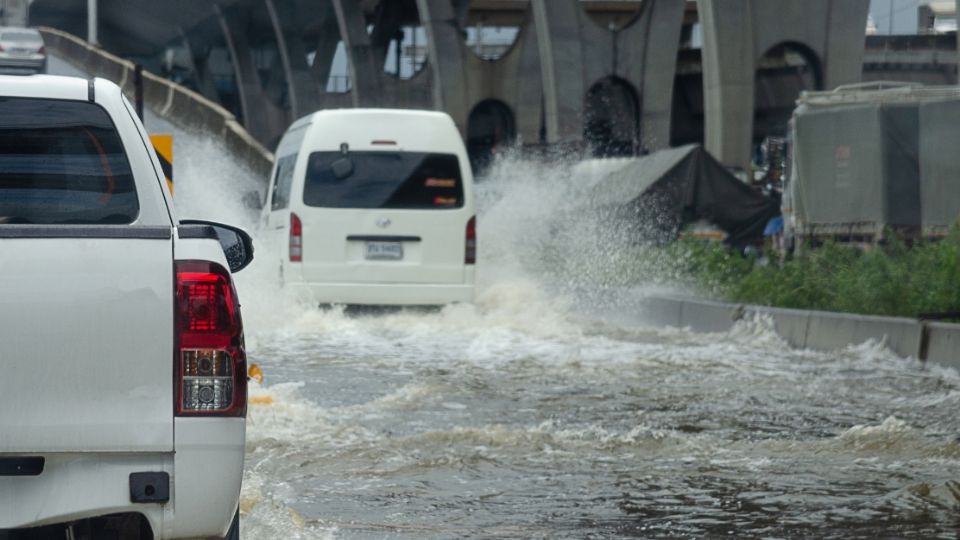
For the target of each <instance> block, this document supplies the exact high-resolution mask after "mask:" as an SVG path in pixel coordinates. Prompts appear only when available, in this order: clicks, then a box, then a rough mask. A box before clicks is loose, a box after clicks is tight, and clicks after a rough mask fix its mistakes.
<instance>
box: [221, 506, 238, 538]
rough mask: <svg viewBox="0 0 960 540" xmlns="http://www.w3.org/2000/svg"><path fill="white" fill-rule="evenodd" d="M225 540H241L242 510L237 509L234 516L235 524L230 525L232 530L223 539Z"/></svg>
mask: <svg viewBox="0 0 960 540" xmlns="http://www.w3.org/2000/svg"><path fill="white" fill-rule="evenodd" d="M223 540H240V509H239V508H237V513H236V514H234V515H233V523H232V524H230V530H229V531H227V535H226V536H224V537H223Z"/></svg>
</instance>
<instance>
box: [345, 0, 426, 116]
mask: <svg viewBox="0 0 960 540" xmlns="http://www.w3.org/2000/svg"><path fill="white" fill-rule="evenodd" d="M332 2H333V8H334V12H335V13H336V18H337V24H338V26H339V28H340V39H341V40H342V41H343V44H344V46H345V49H346V53H347V59H348V62H349V65H350V68H349V69H350V79H351V82H352V84H353V88H352V90H351V101H352V104H353V106H354V107H407V108H426V109H441V110H442V108H440V107H437V106H436V99H435V97H434V99H431V97H430V96H431V89H432V88H433V73H432V70H431V69H430V66H429V64H432V63H433V61H432V60H431V61H428V62H427V63H426V64H425V65H424V69H423V70H421V72H420V73H418V74H417V76H415V77H414V78H412V79H410V80H408V81H401V80H398V79H397V78H396V77H392V76H390V75H388V74H386V73H384V71H383V64H384V60H385V57H386V53H387V50H388V47H389V41H388V40H387V41H384V39H383V35H386V34H387V33H386V32H378V31H377V29H376V25H375V28H374V32H373V34H370V33H368V32H367V20H366V15H365V13H364V11H363V5H362V4H361V3H360V2H357V1H355V0H332ZM422 3H423V0H417V7H418V9H419V10H420V19H421V21H423V20H424V12H423V9H422V6H421V4H422ZM379 16H382V17H385V18H386V17H387V15H385V14H383V13H382V12H381V13H380V14H379ZM379 24H380V25H381V30H383V29H384V28H386V27H388V26H391V25H393V26H396V24H397V21H395V20H390V19H389V18H386V19H384V20H382V21H379ZM424 27H426V24H424ZM381 34H382V35H381ZM427 38H428V41H429V42H430V43H431V45H430V47H431V50H432V47H434V45H432V43H433V39H432V36H431V35H430V31H429V30H427ZM428 56H430V57H431V59H433V58H435V57H434V56H433V55H432V54H428Z"/></svg>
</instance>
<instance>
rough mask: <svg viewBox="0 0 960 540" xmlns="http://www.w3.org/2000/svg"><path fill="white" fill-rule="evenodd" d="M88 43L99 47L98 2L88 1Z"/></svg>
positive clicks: (95, 0)
mask: <svg viewBox="0 0 960 540" xmlns="http://www.w3.org/2000/svg"><path fill="white" fill-rule="evenodd" d="M87 41H89V42H90V44H91V45H99V44H100V43H99V41H98V38H97V0H87Z"/></svg>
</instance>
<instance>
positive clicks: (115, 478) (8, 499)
mask: <svg viewBox="0 0 960 540" xmlns="http://www.w3.org/2000/svg"><path fill="white" fill-rule="evenodd" d="M244 429H245V420H244V419H243V418H178V419H176V421H175V425H174V437H175V441H176V451H175V452H169V453H129V454H127V453H121V452H111V453H94V452H90V453H50V454H45V453H43V452H38V453H32V454H30V455H32V456H42V457H44V458H45V465H44V468H43V472H42V473H40V474H39V475H36V476H0V530H3V529H19V528H27V527H40V526H44V525H52V524H57V523H67V522H72V521H76V520H83V519H88V518H93V517H98V516H104V515H108V514H122V513H140V514H142V515H143V516H144V517H146V518H147V520H148V521H149V522H150V526H151V528H152V529H153V532H154V537H155V538H157V539H161V538H196V537H209V536H214V537H217V536H224V535H226V533H227V530H228V529H229V527H230V523H231V520H232V519H233V515H234V513H235V512H236V509H237V504H238V500H239V495H240V481H241V478H242V476H243V453H244ZM4 457H13V456H11V455H6V454H0V458H4ZM142 472H165V473H167V474H168V475H169V478H170V483H169V488H170V499H169V501H168V502H167V503H134V502H132V501H131V493H130V475H131V474H133V473H142Z"/></svg>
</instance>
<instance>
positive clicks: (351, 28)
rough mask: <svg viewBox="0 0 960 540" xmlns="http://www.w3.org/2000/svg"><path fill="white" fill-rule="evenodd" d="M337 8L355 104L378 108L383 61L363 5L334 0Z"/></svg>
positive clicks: (344, 0) (345, 0) (351, 1)
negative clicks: (371, 35)
mask: <svg viewBox="0 0 960 540" xmlns="http://www.w3.org/2000/svg"><path fill="white" fill-rule="evenodd" d="M333 8H334V10H335V12H336V14H337V23H338V25H339V26H340V39H341V40H342V41H343V45H344V48H345V49H346V52H347V60H348V62H349V64H350V80H351V82H352V83H353V92H352V98H353V106H354V107H377V106H379V105H380V103H381V88H380V73H381V72H382V71H383V64H382V63H377V61H376V54H375V53H374V50H373V44H372V43H371V41H370V35H369V34H367V23H366V21H365V20H364V16H363V7H362V6H361V5H360V3H359V2H357V1H355V0H333Z"/></svg>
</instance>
